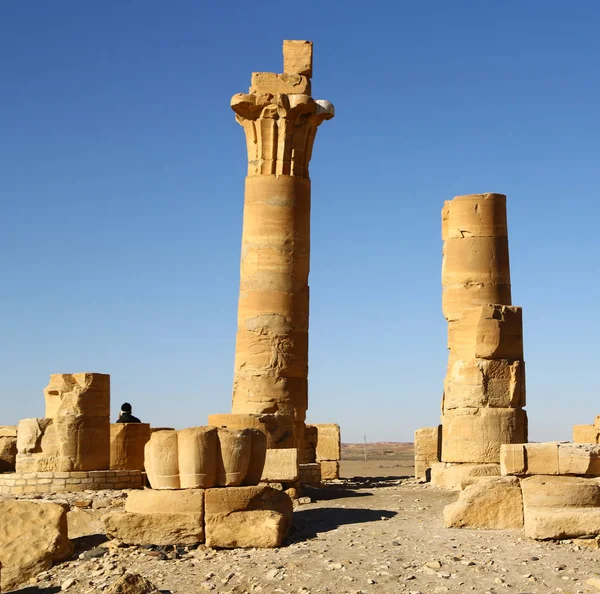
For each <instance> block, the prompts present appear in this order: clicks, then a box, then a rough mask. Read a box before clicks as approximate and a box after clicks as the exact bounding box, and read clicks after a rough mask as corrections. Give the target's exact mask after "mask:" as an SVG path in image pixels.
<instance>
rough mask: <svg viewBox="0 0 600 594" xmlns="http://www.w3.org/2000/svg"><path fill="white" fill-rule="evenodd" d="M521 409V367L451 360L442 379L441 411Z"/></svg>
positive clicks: (509, 363) (502, 361) (501, 361)
mask: <svg viewBox="0 0 600 594" xmlns="http://www.w3.org/2000/svg"><path fill="white" fill-rule="evenodd" d="M486 406H487V407H492V408H519V407H522V406H525V364H524V363H523V361H509V360H506V359H499V360H489V359H470V360H467V361H465V360H462V359H453V361H452V362H451V364H450V366H449V369H448V374H447V377H446V389H445V392H444V410H451V409H454V408H480V407H486Z"/></svg>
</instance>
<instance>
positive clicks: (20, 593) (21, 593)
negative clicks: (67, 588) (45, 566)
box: [6, 586, 60, 594]
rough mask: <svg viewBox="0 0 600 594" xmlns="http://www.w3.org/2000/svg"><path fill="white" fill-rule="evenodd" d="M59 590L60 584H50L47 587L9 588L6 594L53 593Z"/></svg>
mask: <svg viewBox="0 0 600 594" xmlns="http://www.w3.org/2000/svg"><path fill="white" fill-rule="evenodd" d="M55 592H60V586H50V587H49V588H39V587H38V586H29V587H27V588H21V589H20V590H10V591H9V592H6V594H54V593H55Z"/></svg>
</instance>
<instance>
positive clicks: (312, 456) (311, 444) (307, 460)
mask: <svg viewBox="0 0 600 594" xmlns="http://www.w3.org/2000/svg"><path fill="white" fill-rule="evenodd" d="M317 439H318V432H317V428H316V427H315V426H314V425H305V426H304V453H303V456H302V464H314V463H316V461H317Z"/></svg>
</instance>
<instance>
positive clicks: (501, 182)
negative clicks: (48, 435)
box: [0, 0, 600, 441]
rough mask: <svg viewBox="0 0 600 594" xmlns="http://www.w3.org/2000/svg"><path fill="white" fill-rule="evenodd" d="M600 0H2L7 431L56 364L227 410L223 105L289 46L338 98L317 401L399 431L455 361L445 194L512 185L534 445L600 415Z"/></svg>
mask: <svg viewBox="0 0 600 594" xmlns="http://www.w3.org/2000/svg"><path fill="white" fill-rule="evenodd" d="M599 19H600V4H599V3H598V2H596V1H592V0H579V1H578V2H573V3H566V2H558V1H553V0H546V1H541V0H528V1H527V2H523V1H522V0H502V1H499V0H498V1H485V2H484V1H481V0H477V1H475V0H472V1H466V0H453V1H452V2H445V1H442V0H438V1H423V2H404V1H401V2H397V1H395V2H392V1H389V2H378V1H373V2H369V3H364V2H356V1H354V0H349V1H345V2H329V3H327V2H325V3H312V4H310V3H309V4H306V3H303V4H299V5H295V4H294V3H292V2H289V3H281V2H258V3H254V4H253V3H247V2H236V1H233V2H227V3H225V2H212V3H208V2H200V1H194V2H192V1H183V0H182V1H178V2H157V1H154V0H130V1H126V2H123V1H121V2H116V1H113V0H106V1H103V2H96V3H91V2H79V1H75V0H56V1H55V2H37V3H29V2H27V3H26V2H20V3H17V2H12V3H9V2H5V3H1V5H0V85H1V95H0V97H1V99H0V130H1V140H0V163H1V169H2V174H1V176H0V205H1V208H2V216H1V217H0V253H1V254H2V256H1V258H0V266H1V278H2V284H1V285H0V287H1V288H0V291H1V293H0V295H1V299H0V304H1V307H0V345H1V346H0V350H1V353H0V355H1V359H0V360H1V361H2V364H1V365H0V369H1V370H2V380H3V386H2V406H1V407H0V410H1V417H0V424H12V423H16V422H17V421H18V419H19V418H23V417H32V416H43V411H44V404H43V388H44V386H45V385H46V383H47V379H48V375H49V374H50V373H71V372H77V371H98V372H104V373H110V374H111V378H112V403H113V416H115V414H116V412H117V410H118V406H119V405H120V403H121V402H122V401H124V400H128V401H130V402H132V403H133V405H134V412H135V413H136V414H138V416H140V417H142V419H143V420H146V421H149V422H152V423H153V424H154V425H162V426H164V425H170V426H175V427H185V426H193V425H202V424H205V423H206V421H207V415H208V414H209V413H217V412H229V410H230V402H231V386H232V373H233V356H234V346H235V328H236V311H237V291H238V283H239V253H240V238H241V216H242V207H243V182H244V175H245V169H246V150H245V140H244V134H243V131H242V129H241V127H240V126H239V125H238V124H236V123H235V121H234V115H233V112H232V111H231V110H230V108H229V100H230V97H231V96H232V95H233V94H234V93H237V92H241V91H246V90H247V88H248V86H249V84H250V74H251V72H252V71H275V72H280V71H281V66H282V57H281V43H282V40H283V39H310V40H312V41H314V44H315V45H314V48H315V50H314V51H315V56H314V78H313V94H314V96H315V97H316V98H322V99H327V100H329V101H331V102H333V103H334V105H335V107H336V117H335V119H333V120H331V121H329V122H326V123H324V124H323V125H322V126H321V128H320V130H319V133H318V135H317V140H316V144H315V149H314V153H313V160H312V163H311V178H312V184H313V208H312V264H311V276H310V285H311V322H310V323H311V337H310V376H309V385H310V387H309V393H310V395H309V412H308V419H309V420H310V421H312V422H338V423H340V425H341V426H342V438H343V439H344V440H345V441H362V439H363V435H364V434H366V436H367V439H368V440H369V441H377V440H390V441H409V440H412V434H413V431H414V430H415V429H416V428H418V427H423V426H431V425H435V424H437V422H438V419H439V409H440V401H441V394H442V384H443V377H444V373H445V364H446V357H447V353H446V348H445V341H446V323H445V320H444V318H443V316H442V312H441V286H440V268H441V247H442V244H441V237H440V211H441V208H442V205H443V201H444V200H448V199H451V198H452V197H453V196H455V195H458V194H467V193H476V192H502V193H505V194H507V195H508V217H509V236H510V251H511V254H510V255H511V267H512V284H513V303H514V304H515V305H521V306H523V308H524V332H525V359H526V365H527V392H528V395H527V399H528V405H527V410H528V413H529V419H530V438H531V439H532V440H536V441H541V440H551V439H569V438H570V428H571V425H572V424H575V423H589V422H592V421H593V419H594V417H595V415H596V414H600V402H599V398H598V396H599V392H598V380H597V376H596V374H595V372H594V369H595V367H596V365H597V359H598V355H599V353H600V351H599V349H598V342H597V336H598V334H599V331H600V324H599V322H598V318H597V308H598V305H599V304H600V267H599V265H598V257H599V255H600V239H599V234H598V217H599V215H600V206H599V196H598V183H599V180H598V176H599V171H598V156H599V155H598V138H599V137H600V109H599V107H598V106H599V105H600V82H599V80H600V76H599V75H600V61H599V60H598V56H599V55H600V38H599V37H598V35H597V28H598V22H599Z"/></svg>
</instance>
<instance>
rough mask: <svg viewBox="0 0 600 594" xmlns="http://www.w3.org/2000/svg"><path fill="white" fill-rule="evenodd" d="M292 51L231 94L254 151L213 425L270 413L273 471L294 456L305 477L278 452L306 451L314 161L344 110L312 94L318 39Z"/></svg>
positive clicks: (246, 422)
mask: <svg viewBox="0 0 600 594" xmlns="http://www.w3.org/2000/svg"><path fill="white" fill-rule="evenodd" d="M283 53H284V73H283V74H275V73H272V72H254V73H253V74H252V84H251V87H250V91H249V93H239V94H237V95H234V96H233V98H232V100H231V107H232V109H233V110H234V112H235V113H236V120H237V121H238V123H240V124H241V125H242V127H243V128H244V131H245V134H246V143H247V150H248V175H247V177H246V188H245V200H244V220H243V231H242V253H241V267H240V295H239V303H238V330H237V337H236V356H235V367H234V382H233V404H232V413H233V414H232V415H219V417H220V418H219V419H218V420H217V419H215V418H214V417H213V416H211V417H210V419H209V423H211V424H217V425H218V426H227V427H237V428H241V427H256V425H257V423H256V422H254V420H253V419H252V417H256V416H258V417H260V418H261V419H262V420H261V421H260V423H259V424H262V425H264V426H269V427H270V429H271V433H272V434H278V435H279V439H280V441H279V442H277V443H274V442H273V440H272V439H269V442H270V443H269V444H268V446H269V452H268V454H267V463H266V465H265V468H272V467H273V466H274V465H275V466H280V467H282V468H283V466H282V464H283V462H282V461H283V458H285V465H287V466H289V464H293V465H294V467H295V469H287V470H286V471H285V472H284V474H285V475H286V476H290V472H289V471H290V470H293V473H292V474H293V475H295V476H296V478H297V476H298V471H297V465H298V456H297V455H296V457H294V456H291V455H290V454H289V453H286V454H280V453H279V452H278V453H277V454H274V453H273V451H275V450H281V449H287V448H296V449H298V450H299V451H300V452H302V438H303V435H304V420H305V417H306V409H307V406H308V384H307V376H308V311H309V289H308V273H309V264H310V178H309V174H308V165H309V161H310V157H311V154H312V147H313V143H314V139H315V135H316V132H317V128H318V126H319V125H320V124H321V123H322V122H323V121H324V120H327V119H330V118H332V117H333V114H334V111H333V106H332V105H331V103H329V102H328V101H322V100H315V99H313V98H312V96H311V81H310V78H311V76H312V43H311V42H309V41H285V42H284V45H283ZM267 415H269V416H270V420H268V421H267V420H266V419H265V416H267ZM277 427H281V430H278V429H277ZM267 437H269V436H268V435H267ZM274 456H275V457H277V459H276V460H275V459H273V460H270V458H271V457H274ZM280 458H281V460H280Z"/></svg>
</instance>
